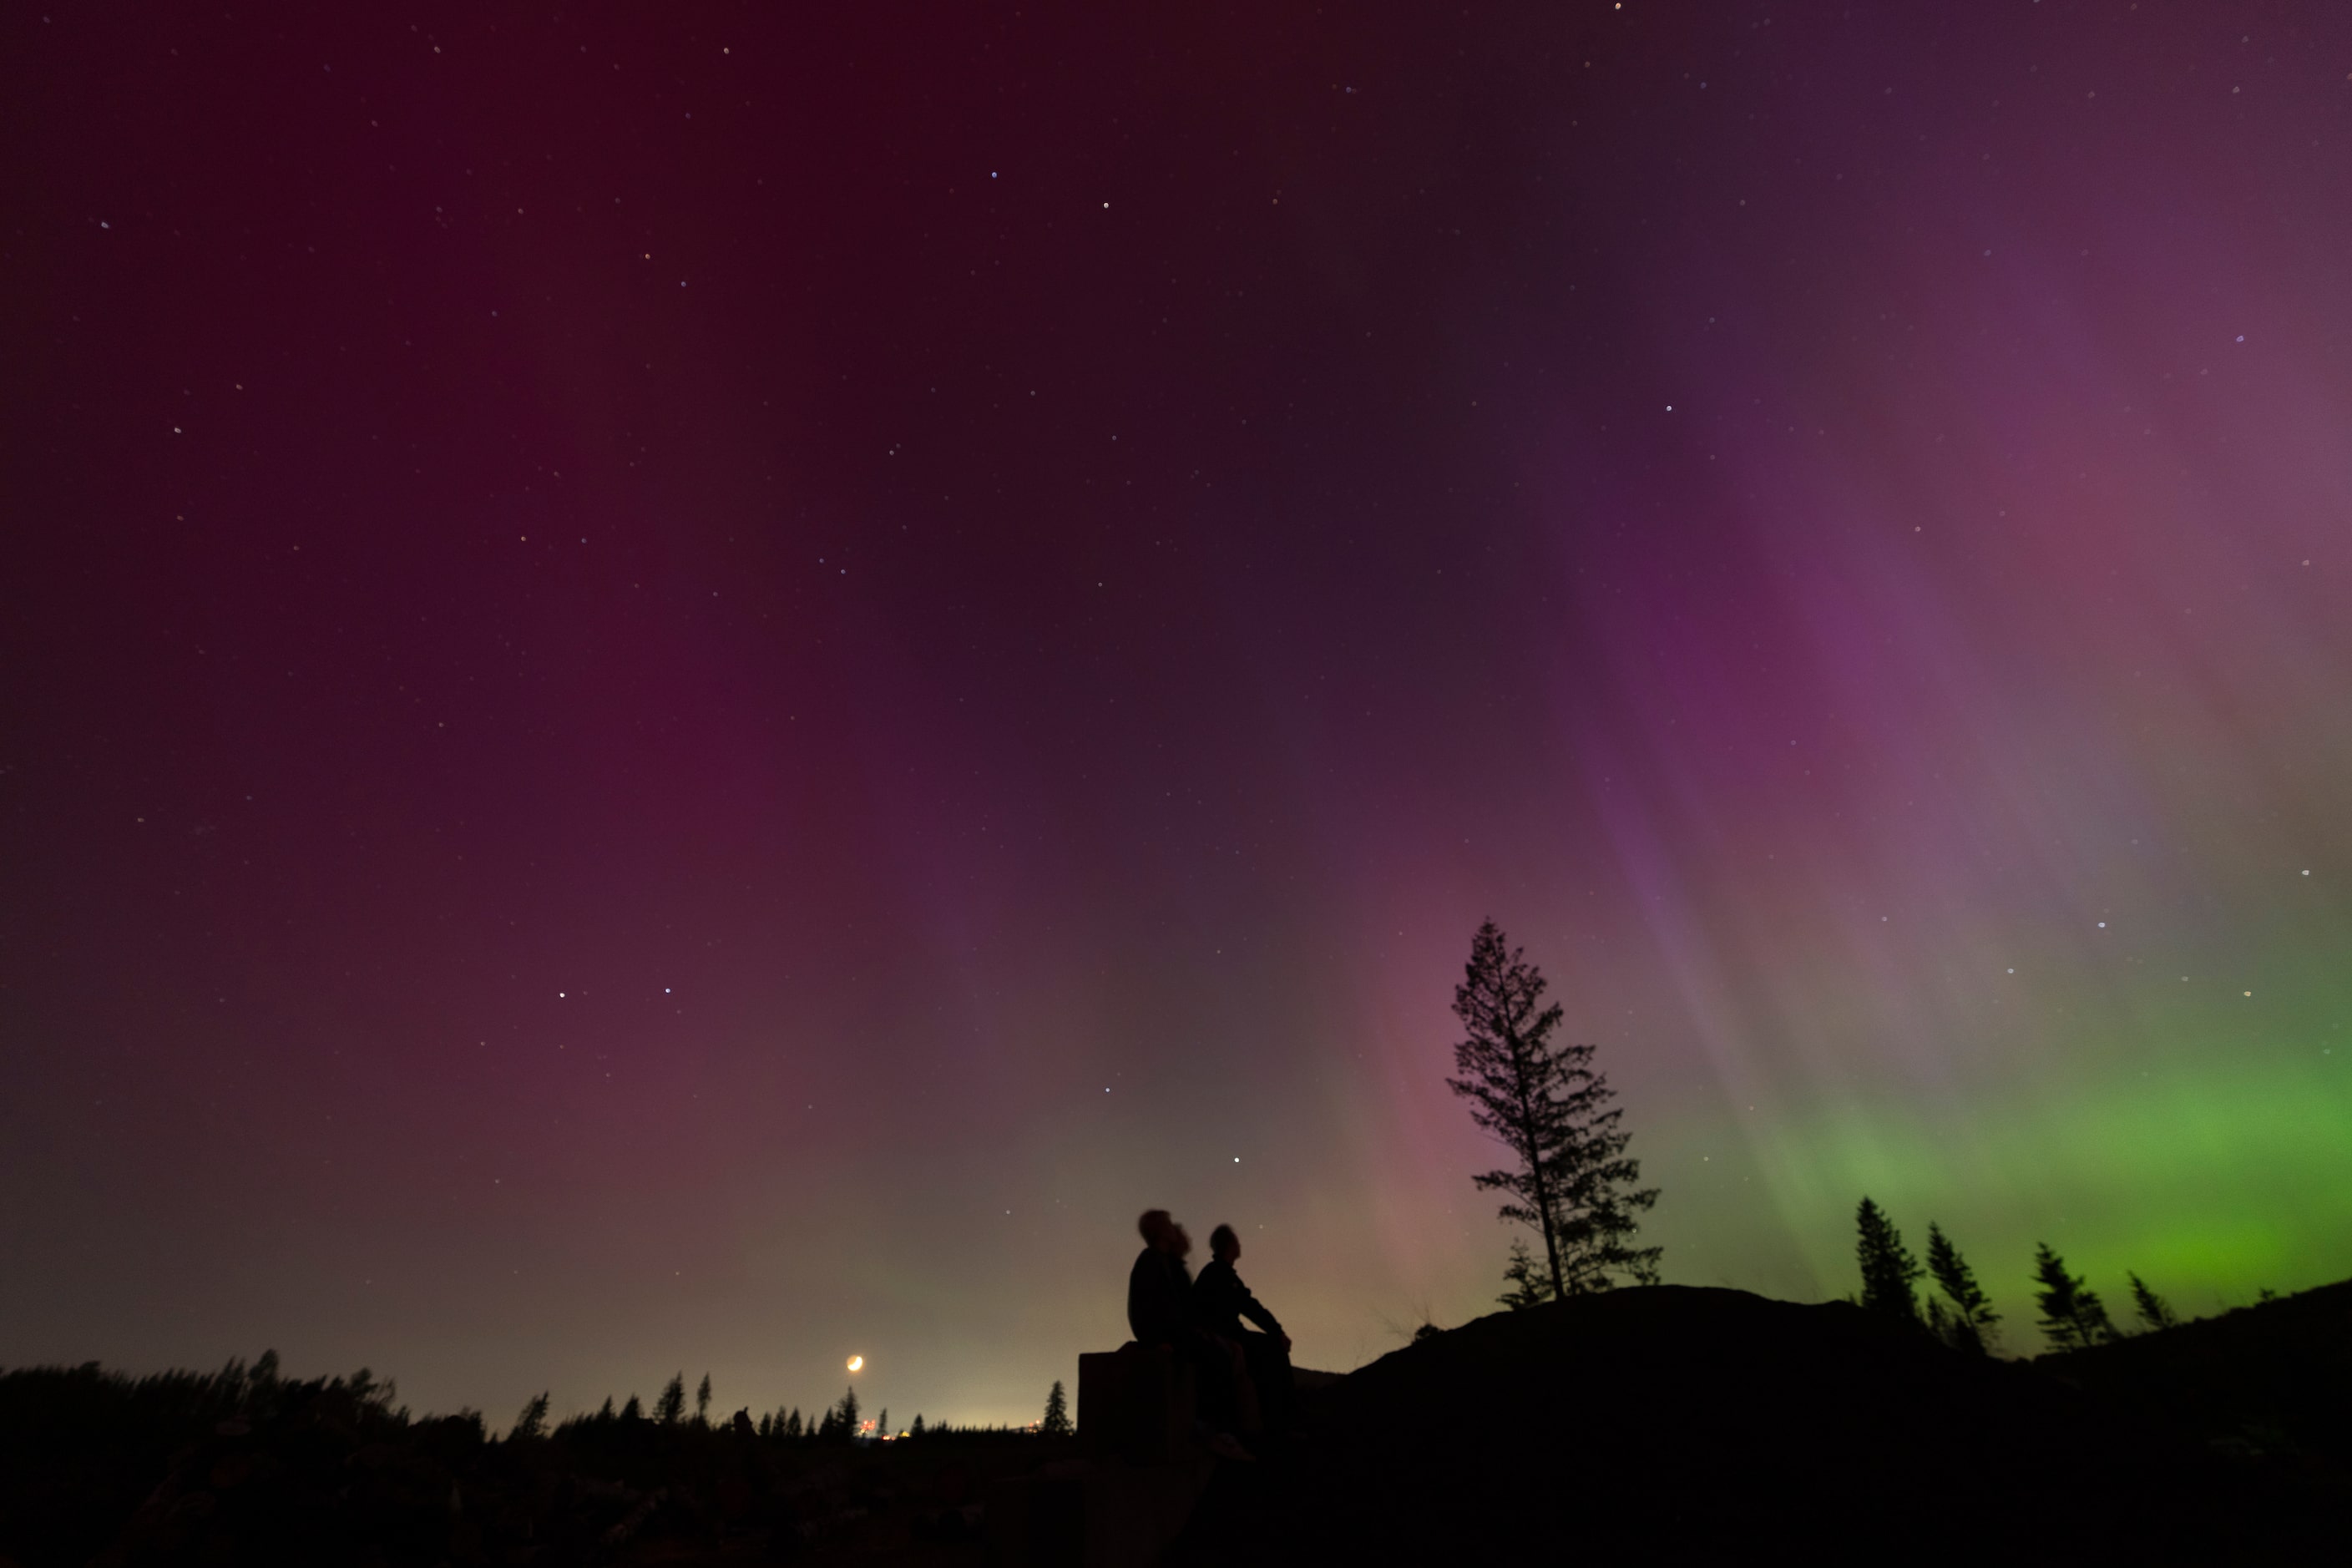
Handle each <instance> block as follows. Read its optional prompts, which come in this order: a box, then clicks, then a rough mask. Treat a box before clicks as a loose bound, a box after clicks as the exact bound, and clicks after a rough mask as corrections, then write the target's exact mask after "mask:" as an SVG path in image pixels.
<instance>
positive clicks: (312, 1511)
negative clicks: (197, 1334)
mask: <svg viewBox="0 0 2352 1568" xmlns="http://www.w3.org/2000/svg"><path fill="white" fill-rule="evenodd" d="M1305 1408H1306V1417H1305V1425H1306V1428H1307V1431H1306V1435H1305V1436H1304V1438H1303V1439H1302V1440H1301V1441H1299V1442H1298V1443H1297V1444H1296V1445H1292V1446H1286V1447H1275V1448H1273V1449H1271V1450H1270V1451H1269V1453H1268V1455H1267V1458H1266V1459H1265V1462H1263V1463H1261V1464H1258V1465H1255V1466H1250V1467H1240V1466H1230V1465H1229V1466H1225V1467H1223V1468H1221V1469H1219V1471H1218V1472H1217V1474H1216V1476H1215V1477H1214V1479H1213V1480H1212V1482H1211V1483H1210V1487H1209V1490H1208V1492H1207V1493H1206V1494H1205V1496H1204V1497H1203V1498H1202V1502H1201V1505H1200V1507H1199V1508H1198V1509H1197V1510H1196V1511H1195V1512H1194V1514H1193V1516H1192V1522H1191V1524H1190V1526H1189V1527H1188V1528H1187V1530H1186V1531H1185V1533H1184V1535H1183V1536H1182V1538H1181V1540H1180V1541H1179V1542H1177V1545H1176V1548H1175V1551H1174V1553H1173V1558H1174V1561H1176V1562H1178V1563H1191V1564H1199V1565H1203V1568H1206V1565H1221V1564H1262V1563H1265V1564H1270V1563H1301V1564H1307V1563H1450V1562H1504V1563H1566V1562H1575V1563H1588V1562H1599V1561H1609V1560H1612V1559H1613V1560H1617V1561H1625V1562H1645V1563H1646V1562H1729V1561H1750V1560H1755V1559H1758V1558H1759V1557H1762V1558H1769V1559H1779V1558H1784V1557H1802V1558H1810V1559H1814V1560H1821V1561H1831V1562H1841V1561H1847V1560H1851V1559H1857V1558H1861V1557H1864V1556H1868V1557H1872V1558H1880V1559H1885V1560H1889V1561H1906V1562H1918V1561H1928V1562H1944V1561H1956V1560H1962V1559H1968V1560H1976V1561H1984V1562H1996V1561H2001V1560H2012V1561H2027V1562H2037V1563H2041V1562H2079V1563H2105V1562H2117V1561H2125V1560H2137V1561H2139V1562H2144V1563H2174V1562H2221V1563H2228V1562H2241V1563H2324V1562H2345V1561H2352V1547H2347V1542H2352V1281H2347V1283H2345V1284H2341V1285H2336V1286H2330V1287H2327V1288H2326V1289H2320V1290H2314V1291H2307V1292H2305V1293H2304V1294H2303V1295H2301V1296H2296V1297H2291V1298H2288V1299H2286V1300H2281V1301H2276V1302H2270V1303H2265V1304H2264V1305H2263V1306H2261V1307H2257V1308H2250V1309H2244V1310H2240V1311H2236V1312H2232V1313H2230V1314H2228V1315H2227V1316H2225V1317H2221V1318H2218V1319H2213V1320H2209V1321H2200V1322H2196V1323H2190V1324H2186V1325H2183V1326H2182V1327H2180V1328H2178V1329H2174V1330H2170V1331H2167V1332H2165V1333H2163V1334H2160V1335H2151V1336H2146V1337H2142V1338H2138V1339H2134V1340H2130V1341H2126V1342H2122V1343H2119V1344H2116V1345H2111V1346H2103V1347H2100V1348H2099V1349H2097V1350H2095V1351H2090V1352H2078V1353H2076V1354H2074V1355H2071V1356H2066V1357H2050V1358H2044V1359H2043V1360H2042V1361H2041V1362H2039V1363H1999V1362H1985V1361H1979V1360H1969V1359H1965V1358H1962V1357H1960V1356H1958V1355H1956V1354H1954V1353H1952V1352H1948V1351H1946V1350H1944V1349H1943V1348H1942V1347H1941V1346H1939V1345H1937V1344H1934V1343H1930V1342H1926V1341H1924V1340H1922V1339H1920V1338H1918V1337H1916V1336H1915V1335H1911V1334H1907V1333H1905V1332H1903V1331H1899V1330H1895V1329H1891V1328H1888V1327H1885V1326H1884V1325H1881V1324H1879V1323H1877V1322H1874V1321H1871V1320H1869V1319H1867V1318H1866V1317H1865V1316H1864V1314H1863V1313H1862V1312H1860V1311H1859V1310H1855V1309H1853V1308H1851V1307H1847V1306H1844V1305H1842V1304H1840V1305H1829V1306H1797V1305H1793V1304H1790V1303H1787V1302H1779V1301H1768V1300H1762V1299H1761V1298H1759V1297H1755V1296H1749V1295H1747V1294H1745V1293H1743V1292H1739V1291H1733V1290H1709V1289H1685V1288H1681V1287H1672V1286H1668V1287H1660V1288H1656V1289H1640V1290H1627V1291H1622V1292H1619V1293H1616V1294H1612V1295H1609V1296H1602V1297H1595V1298H1590V1299H1585V1300H1577V1301H1571V1302H1567V1303H1562V1304H1559V1305H1555V1306H1550V1307H1545V1308H1539V1309H1537V1310H1533V1311H1528V1312H1521V1313H1498V1314H1496V1315H1495V1316H1492V1317H1488V1318H1484V1319H1481V1320H1479V1321H1476V1322H1473V1323H1470V1324H1466V1325H1465V1326H1464V1327H1462V1328H1459V1329H1455V1330H1453V1331H1449V1332H1446V1333H1443V1334H1439V1335H1436V1336H1434V1337H1433V1338H1431V1339H1429V1340H1426V1341H1424V1342H1418V1343H1415V1344H1413V1345H1412V1346H1409V1347H1408V1348H1406V1349H1404V1350H1401V1351H1398V1352H1395V1353H1393V1354H1391V1355H1389V1356H1387V1357H1384V1358H1382V1359H1381V1361H1378V1362H1376V1363H1372V1364H1371V1365H1370V1366H1367V1367H1364V1368H1362V1369H1360V1370H1359V1371H1358V1372H1356V1373H1351V1374H1349V1376H1347V1377H1345V1378H1342V1379H1339V1380H1338V1381H1336V1382H1334V1383H1332V1384H1329V1385H1328V1386H1326V1387H1323V1388H1319V1389H1318V1390H1316V1391H1314V1392H1313V1393H1312V1394H1309V1395H1308V1396H1307V1399H1306V1401H1305ZM1079 1415H1080V1418H1081V1419H1082V1420H1083V1419H1084V1417H1085V1412H1084V1411H1081V1412H1080V1413H1079ZM1085 1462H1086V1461H1085V1460H1084V1459H1083V1458H1081V1457H1080V1455H1079V1453H1078V1450H1077V1449H1076V1447H1074V1446H1073V1445H1070V1444H1069V1443H1067V1442H1066V1441H1056V1440H1053V1439H1046V1438H1041V1437H1035V1436H1020V1435H1012V1434H999V1435H989V1434H975V1435H951V1436H938V1437H927V1438H925V1439H923V1440H920V1441H910V1442H905V1443H898V1444H892V1445H889V1446H888V1447H834V1446H828V1445H818V1444H812V1443H803V1442H793V1443H783V1442H772V1441H769V1440H767V1439H762V1438H760V1437H758V1436H754V1435H752V1434H751V1433H749V1432H748V1431H747V1432H737V1431H735V1430H732V1429H730V1427H729V1426H723V1425H722V1426H711V1427H701V1426H694V1425H693V1424H691V1423H688V1424H682V1425H680V1426H676V1427H669V1428H663V1427H657V1426H654V1425H652V1424H651V1423H644V1422H638V1423H618V1422H612V1423H604V1424H593V1423H591V1424H588V1425H585V1426H574V1427H572V1428H567V1429H565V1430H564V1431H562V1432H561V1433H559V1434H558V1435H556V1436H552V1437H549V1438H541V1439H536V1440H528V1441H520V1442H488V1441H485V1440H484V1439H483V1437H482V1435H481V1429H480V1426H479V1424H478V1422H475V1421H472V1420H470V1419H467V1418H451V1419H444V1420H432V1421H420V1422H410V1421H405V1420H404V1419H402V1418H401V1417H400V1416H399V1415H395V1414H394V1413H393V1412H391V1411H390V1410H389V1409H388V1407H387V1402H386V1401H384V1400H383V1398H382V1397H381V1395H380V1394H371V1393H370V1392H369V1391H368V1390H367V1389H366V1388H365V1386H364V1385H362V1388H361V1389H360V1390H359V1391H358V1392H357V1393H356V1394H355V1393H354V1391H353V1390H352V1388H351V1387H350V1386H348V1385H347V1384H343V1383H341V1382H337V1383H333V1384H324V1383H320V1384H267V1385H257V1384H254V1383H253V1382H252V1380H250V1379H249V1378H248V1379H243V1380H223V1379H221V1378H218V1377H215V1378H211V1379H205V1378H193V1379H183V1380H180V1381H178V1382H176V1383H174V1382H171V1381H168V1380H154V1381H151V1382H150V1383H149V1384H146V1385H144V1388H143V1392H142V1388H141V1387H140V1386H137V1385H131V1384H124V1383H121V1382H120V1381H118V1380H108V1379H105V1378H103V1377H101V1376H100V1374H99V1373H97V1372H96V1371H95V1370H94V1369H90V1370H79V1371H47V1372H22V1371H20V1372H17V1373H10V1374H7V1375H5V1376H0V1563H17V1564H21V1565H22V1568H49V1565H52V1564H57V1565H66V1564H71V1565H74V1568H79V1565H80V1564H83V1563H90V1562H102V1563H124V1564H144V1563H156V1564H182V1563H191V1564H193V1563H266V1562H311V1563H383V1564H386V1565H388V1568H389V1565H394V1564H400V1565H405V1564H419V1565H423V1564H434V1563H535V1564H550V1565H554V1564H572V1563H579V1564H591V1563H596V1564H602V1563H613V1564H624V1563H762V1562H799V1563H906V1564H914V1563H940V1564H947V1563H961V1564H977V1563H982V1562H984V1561H987V1560H988V1552H987V1550H986V1548H985V1546H984V1544H983V1542H982V1535H983V1531H984V1529H985V1524H984V1519H983V1500H984V1499H985V1497H986V1495H987V1492H988V1489H989V1487H990V1484H991V1483H992V1481H994V1480H997V1479H1001V1478H1004V1477H1010V1476H1017V1475H1022V1474H1025V1473H1031V1472H1034V1471H1037V1470H1039V1469H1040V1468H1045V1467H1047V1466H1054V1467H1059V1468H1069V1467H1072V1466H1076V1465H1082V1464H1084V1463H1085Z"/></svg>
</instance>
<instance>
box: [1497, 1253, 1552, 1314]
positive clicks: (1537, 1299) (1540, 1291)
mask: <svg viewBox="0 0 2352 1568" xmlns="http://www.w3.org/2000/svg"><path fill="white" fill-rule="evenodd" d="M1503 1278H1504V1279H1507V1280H1509V1281H1510V1282H1511V1288H1510V1289H1507V1290H1506V1291H1504V1292H1503V1293H1502V1294H1501V1295H1499V1296H1497V1297H1496V1298H1495V1300H1497V1301H1499V1302H1501V1303H1502V1304H1503V1305H1504V1306H1506V1307H1508V1308H1510V1309H1511V1310H1513V1311H1515V1312H1516V1311H1520V1310H1524V1309H1526V1308H1528V1307H1539V1306H1541V1305H1543V1303H1545V1302H1546V1301H1549V1300H1551V1299H1552V1292H1551V1279H1550V1277H1549V1276H1548V1275H1547V1274H1545V1273H1544V1272H1543V1271H1542V1270H1541V1269H1540V1268H1538V1267H1537V1266H1536V1260H1535V1256H1534V1255H1533V1254H1532V1253H1530V1252H1528V1244H1527V1243H1526V1242H1525V1241H1524V1240H1522V1239H1521V1238H1520V1237H1516V1236H1515V1237H1512V1238H1511V1261H1510V1264H1509V1266H1508V1267H1507V1268H1505V1269H1504V1270H1503Z"/></svg>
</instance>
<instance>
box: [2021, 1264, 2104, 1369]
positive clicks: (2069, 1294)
mask: <svg viewBox="0 0 2352 1568" xmlns="http://www.w3.org/2000/svg"><path fill="white" fill-rule="evenodd" d="M2033 1278H2034V1279H2035V1282H2036V1283H2038V1284H2039V1285H2040V1286H2041V1289H2038V1290H2036V1291H2034V1293H2033V1299H2034V1300H2036V1301H2038V1302H2040V1303H2041V1306H2042V1332H2043V1333H2044V1334H2046V1335H2048V1336H2049V1339H2050V1342H2051V1343H2052V1344H2053V1345H2054V1346H2055V1347H2057V1348H2058V1349H2059V1350H2062V1351H2070V1350H2080V1349H2082V1348H2084V1346H2086V1345H2095V1344H2097V1343H2098V1342H2100V1341H2102V1340H2111V1339H2114V1338H2115V1337H2116V1331H2115V1326H2114V1325H2113V1324H2111V1323H2109V1322H2108V1321H2107V1310H2106V1308H2105V1306H2104V1305H2102V1304H2101V1303H2100V1300H2099V1293H2098V1292H2097V1291H2095V1290H2093V1289H2088V1288H2087V1284H2086V1281H2084V1279H2082V1278H2080V1277H2078V1276H2076V1275H2072V1274H2069V1273H2067V1272H2066V1262H2065V1259H2063V1258H2060V1257H2059V1256H2058V1255H2057V1254H2056V1253H2055V1252H2053V1251H2052V1250H2051V1249H2050V1244H2049V1243H2048V1242H2046V1241H2045V1242H2041V1243H2038V1244H2037V1245H2036V1250H2035V1252H2034V1254H2033Z"/></svg>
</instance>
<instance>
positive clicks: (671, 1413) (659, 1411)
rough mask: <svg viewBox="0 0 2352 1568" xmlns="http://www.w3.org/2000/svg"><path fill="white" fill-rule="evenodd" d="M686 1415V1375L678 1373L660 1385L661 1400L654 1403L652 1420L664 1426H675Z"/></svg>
mask: <svg viewBox="0 0 2352 1568" xmlns="http://www.w3.org/2000/svg"><path fill="white" fill-rule="evenodd" d="M684 1415H686V1373H682V1372H681V1373H678V1374H677V1376H676V1377H673V1378H671V1379H670V1380H669V1381H668V1382H667V1383H666V1384H662V1391H661V1398H659V1399H658V1400H656V1401H655V1402H654V1419H655V1420H656V1421H658V1422H660V1423H661V1424H662V1425H663V1426H677V1424H678V1421H679V1420H680V1419H681V1418H682V1417H683V1416H684Z"/></svg>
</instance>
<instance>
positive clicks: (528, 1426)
mask: <svg viewBox="0 0 2352 1568" xmlns="http://www.w3.org/2000/svg"><path fill="white" fill-rule="evenodd" d="M544 1436H547V1395H546V1394H533V1395H532V1396H531V1397H530V1399H528V1400H525V1401H524V1402H523V1407H522V1414H521V1415H518V1416H516V1417H515V1424H514V1430H513V1431H511V1432H509V1433H508V1434H507V1440H508V1441H509V1442H512V1441H514V1440H515V1439H516V1438H518V1437H521V1438H531V1437H544Z"/></svg>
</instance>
